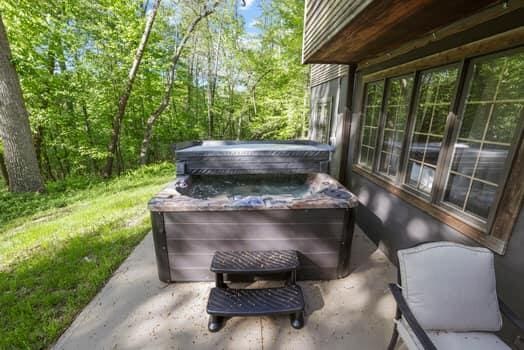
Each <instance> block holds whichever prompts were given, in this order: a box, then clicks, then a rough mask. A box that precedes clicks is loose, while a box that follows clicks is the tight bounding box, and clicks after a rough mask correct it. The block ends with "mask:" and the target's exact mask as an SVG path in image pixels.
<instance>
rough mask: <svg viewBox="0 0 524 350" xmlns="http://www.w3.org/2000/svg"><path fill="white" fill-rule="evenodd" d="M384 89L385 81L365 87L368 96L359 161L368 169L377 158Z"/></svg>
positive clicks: (364, 112) (365, 105)
mask: <svg viewBox="0 0 524 350" xmlns="http://www.w3.org/2000/svg"><path fill="white" fill-rule="evenodd" d="M383 90H384V82H383V81H378V82H373V83H368V84H366V87H365V96H366V97H365V103H364V111H363V115H362V129H361V137H360V140H361V141H360V155H359V160H358V163H359V164H361V165H362V166H363V167H365V168H368V169H371V168H372V167H373V160H374V159H375V143H376V141H377V133H378V123H379V119H380V107H381V104H382V93H383Z"/></svg>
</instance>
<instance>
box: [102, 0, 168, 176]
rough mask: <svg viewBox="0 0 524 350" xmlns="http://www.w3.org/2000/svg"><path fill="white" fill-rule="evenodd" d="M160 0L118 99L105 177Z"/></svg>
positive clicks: (109, 170)
mask: <svg viewBox="0 0 524 350" xmlns="http://www.w3.org/2000/svg"><path fill="white" fill-rule="evenodd" d="M160 1H161V0H155V2H154V3H153V8H152V9H151V14H150V15H149V17H148V19H147V21H146V26H145V28H144V33H143V34H142V39H140V44H139V45H138V48H137V50H136V53H135V58H134V59H133V64H132V65H131V69H130V70H129V75H128V77H127V82H126V84H125V87H124V91H123V92H122V94H121V95H120V99H119V101H118V110H117V112H116V114H115V116H114V117H113V125H112V129H111V139H110V141H109V145H108V146H107V152H108V156H107V160H106V166H105V169H104V176H105V177H110V176H111V174H112V173H113V160H114V158H115V155H116V148H117V147H118V142H119V141H120V130H121V128H122V121H123V120H124V114H125V112H126V107H127V102H128V100H129V96H130V95H131V90H132V89H133V83H134V81H135V78H136V74H137V72H138V67H139V66H140V62H141V61H142V56H143V55H144V50H145V48H146V45H147V41H148V39H149V35H150V34H151V29H152V28H153V23H154V22H155V17H156V14H157V12H158V7H159V6H160Z"/></svg>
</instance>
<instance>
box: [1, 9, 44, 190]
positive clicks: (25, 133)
mask: <svg viewBox="0 0 524 350" xmlns="http://www.w3.org/2000/svg"><path fill="white" fill-rule="evenodd" d="M0 137H1V138H2V142H3V145H4V157H5V166H6V169H7V173H8V176H9V189H10V190H11V191H13V192H39V191H43V190H44V184H43V181H42V176H41V175H40V169H39V167H38V161H37V159H36V154H35V148H34V146H33V141H32V137H31V128H30V126H29V116H28V113H27V110H26V108H25V104H24V99H23V96H22V88H21V87H20V81H19V80H18V75H17V73H16V70H15V67H14V66H13V64H12V62H11V50H10V48H9V42H8V40H7V33H6V31H5V28H4V23H3V22H2V17H0Z"/></svg>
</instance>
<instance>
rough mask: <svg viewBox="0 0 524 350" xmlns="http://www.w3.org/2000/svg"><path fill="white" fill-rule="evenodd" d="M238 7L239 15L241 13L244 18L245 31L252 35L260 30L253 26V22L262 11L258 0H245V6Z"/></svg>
mask: <svg viewBox="0 0 524 350" xmlns="http://www.w3.org/2000/svg"><path fill="white" fill-rule="evenodd" d="M239 9H240V10H239V13H240V15H242V16H243V17H244V19H245V23H246V32H247V33H248V34H252V35H256V34H258V33H259V32H260V31H259V30H258V29H257V28H255V27H253V23H254V21H255V19H256V18H257V17H258V16H260V14H261V12H262V11H261V9H260V3H259V0H246V6H245V7H242V6H240V7H239Z"/></svg>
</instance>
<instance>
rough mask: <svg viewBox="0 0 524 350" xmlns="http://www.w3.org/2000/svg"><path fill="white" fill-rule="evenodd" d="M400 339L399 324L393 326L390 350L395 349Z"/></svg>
mask: <svg viewBox="0 0 524 350" xmlns="http://www.w3.org/2000/svg"><path fill="white" fill-rule="evenodd" d="M397 341H398V329H397V324H396V323H395V326H394V327H393V334H392V335H391V340H390V341H389V345H388V350H394V349H395V346H396V345H397Z"/></svg>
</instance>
